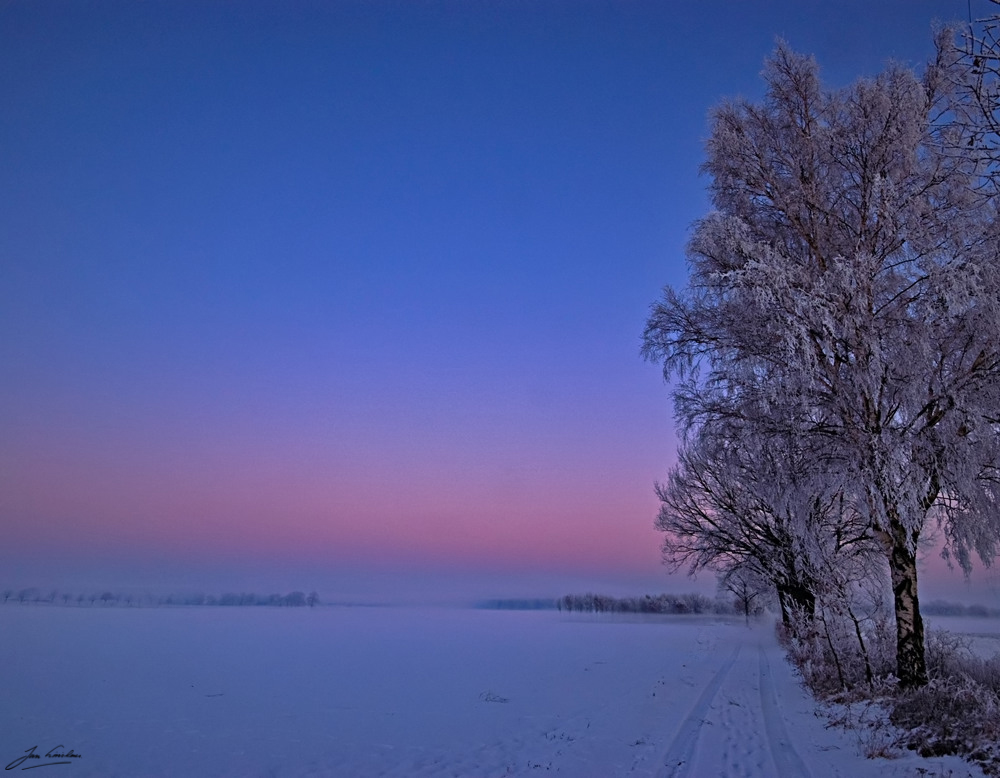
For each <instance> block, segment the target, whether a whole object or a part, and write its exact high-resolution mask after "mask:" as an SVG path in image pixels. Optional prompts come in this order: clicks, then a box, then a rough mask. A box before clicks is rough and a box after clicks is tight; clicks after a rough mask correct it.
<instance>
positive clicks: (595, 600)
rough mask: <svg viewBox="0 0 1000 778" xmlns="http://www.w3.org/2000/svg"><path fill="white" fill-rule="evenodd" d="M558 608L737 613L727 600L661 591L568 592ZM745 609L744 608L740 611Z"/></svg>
mask: <svg viewBox="0 0 1000 778" xmlns="http://www.w3.org/2000/svg"><path fill="white" fill-rule="evenodd" d="M556 608H558V609H559V610H565V611H583V612H585V613H591V612H592V613H667V614H689V613H718V614H731V613H736V612H737V611H738V608H737V607H736V605H735V604H734V603H732V602H730V601H728V600H718V599H712V598H711V597H706V596H705V595H703V594H659V595H656V596H655V597H654V596H652V595H649V594H647V595H645V596H643V597H608V596H607V595H604V594H567V595H566V596H565V597H560V598H559V599H558V600H556ZM740 612H742V611H740Z"/></svg>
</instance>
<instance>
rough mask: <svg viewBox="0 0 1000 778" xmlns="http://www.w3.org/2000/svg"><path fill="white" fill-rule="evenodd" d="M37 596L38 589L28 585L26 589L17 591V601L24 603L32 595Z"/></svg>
mask: <svg viewBox="0 0 1000 778" xmlns="http://www.w3.org/2000/svg"><path fill="white" fill-rule="evenodd" d="M37 596H38V589H35V588H34V587H30V588H28V589H21V590H20V591H19V592H18V593H17V601H18V602H19V603H21V604H22V605H24V603H26V602H29V601H30V600H31V599H32V598H33V597H37Z"/></svg>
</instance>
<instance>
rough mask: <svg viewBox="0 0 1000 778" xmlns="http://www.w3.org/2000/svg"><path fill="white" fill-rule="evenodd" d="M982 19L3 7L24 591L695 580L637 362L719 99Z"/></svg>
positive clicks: (4, 177)
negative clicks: (938, 23)
mask: <svg viewBox="0 0 1000 778" xmlns="http://www.w3.org/2000/svg"><path fill="white" fill-rule="evenodd" d="M986 6H987V4H986V3H985V2H984V1H983V0H979V1H978V2H974V3H973V4H972V8H973V13H974V14H975V13H979V14H984V13H986V12H987V10H988V9H987V7H986ZM966 15H967V6H966V2H965V0H954V1H947V0H939V1H938V2H884V3H871V2H867V3H861V2H837V3H830V2H757V3H755V2H728V3H726V2H685V3H682V2H579V1H575V2H469V1H464V2H336V3H319V2H315V3H311V2H308V3H307V2H289V3H257V2H239V3H236V2H215V3H209V2H201V3H194V2H170V3H167V2H143V3H134V2H72V3H71V2H47V3H34V2H20V1H17V0H15V1H14V2H10V1H7V2H3V3H0V105H2V106H3V111H2V112H0V213H2V214H3V216H2V221H0V225H2V228H0V371H2V373H0V375H2V380H0V526H4V527H6V529H7V534H8V537H9V538H10V539H11V540H12V544H11V546H10V547H9V550H8V551H7V552H6V553H7V555H8V556H9V559H7V561H6V564H7V565H8V569H9V570H11V571H12V572H11V574H12V575H15V576H19V577H20V578H19V581H17V582H15V583H19V582H20V579H31V580H29V581H27V582H28V583H35V579H39V580H40V582H41V583H45V582H46V580H47V579H46V576H52V575H54V574H55V573H54V572H53V571H74V573H73V574H74V575H77V576H80V577H81V580H84V579H85V580H87V581H100V580H104V579H112V578H114V579H115V580H122V581H124V582H125V583H127V584H128V583H132V582H135V583H136V584H141V583H144V582H146V583H150V585H153V584H156V585H161V584H162V585H168V584H170V583H171V582H172V581H180V580H183V581H188V580H191V579H192V578H197V577H198V576H199V575H204V576H209V575H210V573H209V571H215V572H214V573H211V575H217V574H218V571H220V570H223V571H225V575H223V576H222V577H223V578H225V577H226V576H229V577H230V579H236V578H239V579H240V580H241V581H245V582H246V585H252V583H253V579H254V576H262V577H265V578H267V577H268V576H270V577H269V578H268V580H275V581H277V580H281V581H284V580H285V579H286V578H287V579H288V580H289V581H290V582H291V585H293V586H294V587H296V588H301V586H307V587H311V586H312V584H310V583H309V582H302V583H301V584H299V583H297V582H295V576H296V575H297V573H296V572H295V571H299V570H304V569H308V570H310V571H311V572H310V575H312V576H313V577H314V578H318V579H322V578H323V577H324V576H329V580H331V581H334V580H336V581H339V583H335V584H334V583H331V586H347V585H348V584H347V583H345V581H346V580H348V579H350V580H353V581H361V580H365V581H368V580H371V577H372V576H375V577H376V578H377V577H378V576H379V575H380V574H381V573H379V571H393V573H392V575H391V576H389V574H388V573H386V575H387V576H388V577H387V578H386V580H388V579H389V578H392V580H396V578H395V577H393V576H397V575H399V571H400V570H402V571H407V570H409V571H418V572H419V574H420V575H424V576H430V577H434V576H438V575H445V576H447V575H448V574H449V571H453V572H454V573H455V575H456V576H468V575H472V574H473V573H484V572H485V573H488V576H486V577H488V578H489V580H490V581H493V582H495V583H490V584H489V588H490V591H500V592H501V593H502V591H506V590H510V591H514V590H517V591H521V590H524V589H528V588H531V589H537V588H538V587H539V586H541V585H542V584H540V583H539V581H545V580H550V581H551V582H552V583H551V584H549V585H550V586H552V587H554V588H555V589H556V593H561V589H560V587H561V586H562V585H564V584H565V585H568V584H569V582H573V583H576V582H581V583H583V582H586V581H594V582H595V585H597V584H598V583H601V582H603V584H604V585H606V586H607V587H609V588H614V587H616V586H617V587H619V588H620V589H623V590H624V589H642V590H645V589H649V588H654V587H655V588H683V587H684V586H685V585H686V584H685V582H681V583H679V584H672V583H670V582H669V581H668V579H667V578H666V577H665V574H664V572H663V571H662V569H661V568H660V566H659V563H658V560H659V550H658V549H659V538H658V536H657V534H656V533H655V531H654V530H653V528H652V523H653V519H654V516H655V512H656V500H655V496H654V494H653V491H652V484H653V481H654V480H656V479H657V478H662V477H664V476H665V474H666V471H667V469H668V467H669V465H670V461H671V456H672V451H673V438H672V432H671V411H670V406H669V397H668V393H667V390H666V388H665V387H664V386H663V384H662V381H661V379H660V377H659V373H658V369H657V368H656V366H654V365H648V364H644V363H643V362H642V361H641V360H640V358H639V355H638V349H639V342H640V336H641V332H642V327H643V324H644V320H645V317H646V313H647V311H648V307H649V305H650V304H651V303H652V302H653V301H654V300H655V299H656V298H657V296H658V294H659V291H660V288H661V287H662V286H663V285H664V284H666V283H671V284H682V283H683V281H684V275H685V263H684V256H683V247H684V243H685V241H686V237H687V235H688V230H689V225H690V224H691V222H692V221H693V220H694V219H697V218H698V217H699V216H701V215H703V214H704V213H705V212H706V210H707V207H708V206H707V200H706V197H705V194H704V187H705V184H706V181H705V180H704V179H702V178H700V177H699V175H698V167H699V164H700V162H701V159H702V141H703V139H704V137H705V135H706V130H707V121H708V120H707V114H708V111H709V110H710V108H711V106H712V105H714V104H716V103H717V102H718V101H719V100H720V99H722V98H723V97H725V96H734V95H745V96H748V97H751V98H752V97H755V96H758V95H759V94H760V92H761V85H760V81H759V77H758V74H759V71H760V69H761V66H762V62H763V59H764V57H765V56H766V55H767V54H768V52H769V51H770V50H771V49H772V48H773V45H774V41H775V39H776V37H777V36H783V37H785V38H786V39H787V40H788V41H789V42H790V43H791V44H792V46H793V47H795V48H797V49H798V50H801V51H805V52H811V53H814V54H815V55H816V56H817V58H818V60H819V62H820V64H821V66H822V68H823V73H824V75H825V77H826V78H827V79H828V80H829V82H830V83H832V84H835V85H836V84H844V83H847V82H849V81H851V80H853V79H854V78H856V77H857V76H860V75H866V74H867V75H870V74H874V73H875V72H877V71H878V70H879V69H880V68H881V67H882V66H883V65H884V64H885V62H886V61H887V60H888V59H890V58H895V59H897V60H900V61H902V62H904V63H908V64H914V65H918V66H919V65H920V64H921V63H922V62H924V61H925V60H926V59H927V58H928V57H929V56H930V55H931V52H932V46H931V25H932V21H933V20H934V19H935V18H937V19H943V20H949V19H955V18H958V19H963V18H965V17H966ZM345 570H349V571H352V572H351V573H350V574H349V575H348V574H347V573H344V571H345ZM153 571H155V572H153ZM199 571H200V572H199ZM289 571H291V572H289ZM373 571H374V572H373ZM59 574H62V573H59ZM414 574H417V573H414ZM67 575H68V573H67ZM338 576H339V577H338ZM546 576H549V578H546ZM404 577H405V576H404ZM463 580H464V579H463ZM484 580H485V579H484ZM529 583H530V585H529ZM220 585H221V584H220ZM358 586H359V587H360V588H363V586H361V585H360V584H359V585H358Z"/></svg>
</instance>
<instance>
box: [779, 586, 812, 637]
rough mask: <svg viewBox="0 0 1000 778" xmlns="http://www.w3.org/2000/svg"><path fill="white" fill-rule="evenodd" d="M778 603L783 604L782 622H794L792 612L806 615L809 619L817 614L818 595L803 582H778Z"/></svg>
mask: <svg viewBox="0 0 1000 778" xmlns="http://www.w3.org/2000/svg"><path fill="white" fill-rule="evenodd" d="M778 604H779V605H780V606H781V623H782V624H784V625H785V626H786V627H787V626H790V625H791V623H792V612H793V611H794V612H795V613H796V614H799V615H803V616H805V617H806V618H807V619H808V620H809V621H812V620H813V617H815V615H816V595H814V594H813V593H812V592H811V591H810V590H809V589H808V587H805V586H803V585H801V584H787V583H786V584H778Z"/></svg>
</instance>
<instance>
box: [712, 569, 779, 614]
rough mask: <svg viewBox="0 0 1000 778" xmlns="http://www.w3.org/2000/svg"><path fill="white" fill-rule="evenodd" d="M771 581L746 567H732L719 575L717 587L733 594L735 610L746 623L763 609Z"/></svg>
mask: <svg viewBox="0 0 1000 778" xmlns="http://www.w3.org/2000/svg"><path fill="white" fill-rule="evenodd" d="M770 586H771V581H769V580H767V579H766V578H763V577H762V576H761V575H760V574H759V573H756V572H755V571H753V570H750V569H748V568H741V567H733V568H730V569H729V570H727V571H726V572H725V573H723V574H722V575H721V576H720V577H719V588H720V589H722V590H723V591H726V592H729V594H731V595H732V596H733V600H734V604H735V606H736V610H737V611H738V612H740V613H742V614H743V618H744V620H745V621H746V623H747V624H748V625H749V624H750V617H751V616H756V615H758V614H759V613H761V612H762V611H763V609H764V608H763V601H764V599H765V598H766V596H767V595H766V593H767V590H768V589H769V588H770Z"/></svg>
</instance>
